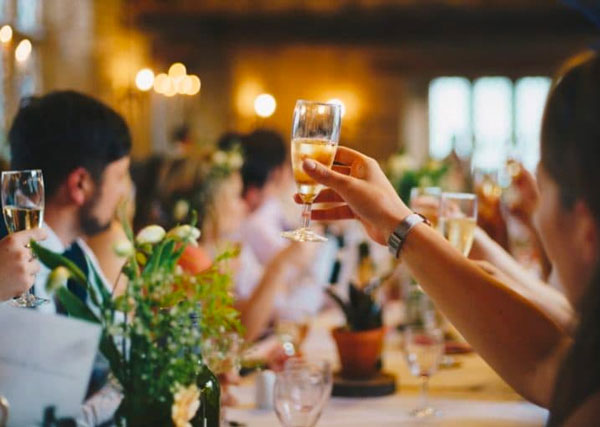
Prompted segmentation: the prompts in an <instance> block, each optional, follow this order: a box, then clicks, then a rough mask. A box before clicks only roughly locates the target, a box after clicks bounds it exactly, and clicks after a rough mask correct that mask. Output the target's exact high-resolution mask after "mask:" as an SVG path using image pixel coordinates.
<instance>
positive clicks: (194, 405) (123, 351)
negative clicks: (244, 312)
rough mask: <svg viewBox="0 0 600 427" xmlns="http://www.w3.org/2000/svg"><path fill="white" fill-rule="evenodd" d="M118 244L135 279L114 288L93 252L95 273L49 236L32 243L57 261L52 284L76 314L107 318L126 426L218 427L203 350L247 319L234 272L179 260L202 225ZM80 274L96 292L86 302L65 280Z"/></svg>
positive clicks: (151, 232)
mask: <svg viewBox="0 0 600 427" xmlns="http://www.w3.org/2000/svg"><path fill="white" fill-rule="evenodd" d="M124 227H125V231H126V234H127V236H128V239H127V240H126V241H123V242H120V243H118V244H117V245H116V246H115V250H116V251H117V253H118V254H120V255H121V256H123V257H124V258H125V260H126V262H125V265H124V267H123V270H122V272H123V274H125V275H126V276H127V278H128V285H127V288H126V290H125V292H124V294H123V295H120V296H116V297H115V296H114V295H112V294H111V293H110V292H109V290H107V289H106V287H105V286H104V285H103V283H102V281H101V279H100V276H99V275H98V272H97V271H96V270H95V269H94V266H93V264H92V263H91V262H89V261H88V263H87V267H88V272H89V274H88V275H87V276H86V275H85V274H84V273H83V272H82V271H81V270H80V269H79V268H78V267H77V266H76V265H74V264H73V263H72V262H71V261H69V260H68V259H66V258H64V257H62V256H60V255H58V254H55V253H53V252H51V251H49V250H47V249H45V248H43V247H41V246H40V245H37V244H35V243H34V244H33V250H34V251H35V254H36V255H37V256H38V258H39V259H40V261H41V262H42V263H43V264H45V265H46V266H48V267H49V268H51V269H52V273H51V274H50V277H49V280H48V285H47V286H48V288H49V289H50V290H53V291H54V293H55V295H56V297H57V298H58V300H59V301H60V303H61V304H62V305H63V306H64V307H65V309H66V310H67V312H68V313H69V315H72V316H75V317H78V318H81V319H85V320H87V321H90V322H95V323H99V324H101V325H102V329H103V330H102V338H101V341H100V351H101V352H102V354H103V355H104V356H105V357H106V358H107V359H108V361H109V364H110V369H111V373H112V377H114V379H115V380H116V382H117V383H118V386H119V388H120V389H121V390H122V394H123V400H122V402H121V405H120V407H119V408H118V410H117V413H116V415H115V421H116V422H117V424H118V425H126V426H128V427H133V426H154V425H156V426H158V425H160V426H169V425H172V426H176V427H179V426H187V425H190V424H191V425H193V426H218V425H219V423H220V419H219V418H220V408H219V405H220V397H219V393H220V390H219V383H218V381H217V379H216V378H215V376H214V375H213V374H212V372H211V371H210V369H208V367H207V366H206V363H204V360H203V357H202V343H203V342H205V340H207V339H209V338H211V337H218V336H219V335H221V334H224V333H229V332H232V331H239V330H240V328H241V326H240V322H239V315H238V312H237V311H236V310H235V309H234V308H233V301H232V296H231V292H230V283H231V280H230V277H229V275H228V274H226V273H224V272H223V269H222V268H221V264H222V262H223V261H224V260H225V259H227V258H229V257H231V256H233V255H234V254H232V253H225V254H223V255H221V256H220V257H218V258H217V260H216V261H215V262H214V263H213V265H212V266H211V267H210V268H208V269H207V270H205V271H203V272H201V273H197V274H193V273H190V272H187V271H185V270H184V269H182V268H181V267H180V266H179V265H178V260H179V259H180V257H181V256H182V254H183V253H184V251H185V248H186V246H187V245H195V244H197V243H196V241H197V239H198V237H199V235H200V232H199V230H198V229H197V228H195V227H194V226H193V225H180V226H178V227H175V228H174V229H172V230H170V231H169V232H165V230H164V229H162V228H161V227H159V226H156V225H153V226H149V227H146V228H144V229H143V230H141V231H140V232H139V233H138V235H137V236H135V237H134V235H133V233H132V231H131V229H130V227H129V226H128V224H127V223H125V222H124ZM68 278H72V279H74V280H75V281H76V282H77V283H79V284H80V285H81V286H83V287H84V288H85V290H86V292H87V295H88V299H89V303H88V304H86V303H84V302H82V300H80V299H79V298H78V297H77V296H75V294H73V293H72V292H71V291H70V290H69V289H68V288H67V287H66V286H64V284H65V283H66V280H67V279H68Z"/></svg>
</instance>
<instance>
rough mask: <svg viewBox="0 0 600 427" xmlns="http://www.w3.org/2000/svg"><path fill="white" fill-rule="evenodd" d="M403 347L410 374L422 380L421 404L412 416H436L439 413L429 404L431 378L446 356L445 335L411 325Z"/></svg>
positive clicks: (438, 330) (430, 328) (427, 328)
mask: <svg viewBox="0 0 600 427" xmlns="http://www.w3.org/2000/svg"><path fill="white" fill-rule="evenodd" d="M403 346H404V356H405V358H406V363H407V364H408V368H409V369H410V373H411V374H412V375H414V376H416V377H419V378H421V402H420V404H419V406H418V407H417V408H415V409H413V410H412V411H411V412H410V415H411V416H413V417H416V418H424V417H429V416H432V415H436V413H437V411H436V410H435V408H433V407H432V406H431V405H430V404H429V378H430V377H431V376H432V375H433V374H434V373H435V372H436V371H437V369H438V366H439V364H440V361H441V359H442V356H443V355H444V334H443V333H442V330H441V329H439V328H435V327H427V326H425V325H421V326H411V325H409V326H406V328H405V329H404V337H403Z"/></svg>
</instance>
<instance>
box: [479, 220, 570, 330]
mask: <svg viewBox="0 0 600 427" xmlns="http://www.w3.org/2000/svg"><path fill="white" fill-rule="evenodd" d="M469 257H470V258H471V259H475V260H483V261H486V262H487V263H489V264H491V265H488V264H485V263H479V266H480V267H482V268H483V269H484V270H485V271H486V272H488V273H490V274H491V275H493V276H495V277H496V278H497V279H498V280H500V281H501V282H503V283H505V284H507V285H509V286H510V287H511V288H512V289H514V290H515V291H516V292H518V293H519V294H521V295H522V296H524V297H525V298H526V299H527V300H529V301H532V302H533V303H535V304H536V305H537V306H538V307H539V308H540V309H541V310H543V311H544V312H545V313H546V314H547V315H548V316H550V317H551V318H552V319H553V320H554V321H555V322H556V323H557V324H558V325H559V326H561V327H562V328H563V329H564V330H565V331H567V332H568V333H572V332H573V328H574V326H575V313H574V311H573V307H572V306H571V304H570V303H569V301H568V300H567V298H566V297H565V296H564V295H563V294H562V293H561V292H559V291H558V290H557V289H555V288H553V287H552V286H550V285H548V284H546V283H544V282H542V281H541V280H539V279H538V278H537V277H535V276H534V275H533V274H531V273H529V272H528V271H526V270H525V269H524V268H523V267H522V266H521V265H520V264H519V263H518V262H517V261H516V260H515V259H514V258H513V257H512V256H511V255H510V254H509V253H508V252H506V251H505V250H504V248H502V247H501V246H500V245H499V244H498V243H496V242H495V241H494V240H493V239H492V238H491V237H490V236H488V235H487V234H486V233H485V231H483V230H482V229H480V228H476V229H475V239H474V241H473V248H472V249H471V253H470V254H469ZM498 270H499V271H500V273H503V274H504V275H506V276H507V277H506V278H503V277H502V274H498Z"/></svg>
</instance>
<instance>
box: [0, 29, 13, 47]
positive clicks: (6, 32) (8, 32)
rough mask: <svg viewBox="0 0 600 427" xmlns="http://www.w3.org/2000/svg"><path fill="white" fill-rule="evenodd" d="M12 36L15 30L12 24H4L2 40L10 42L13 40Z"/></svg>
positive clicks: (0, 39) (0, 34) (1, 34)
mask: <svg viewBox="0 0 600 427" xmlns="http://www.w3.org/2000/svg"><path fill="white" fill-rule="evenodd" d="M12 37H13V30H12V27H11V26H10V25H4V26H3V27H2V28H0V42H2V43H8V42H9V41H11V40H12Z"/></svg>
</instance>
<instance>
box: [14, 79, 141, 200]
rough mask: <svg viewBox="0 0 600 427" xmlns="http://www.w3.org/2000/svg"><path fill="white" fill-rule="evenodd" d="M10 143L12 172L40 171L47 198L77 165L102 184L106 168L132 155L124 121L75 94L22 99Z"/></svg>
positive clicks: (70, 92)
mask: <svg viewBox="0 0 600 427" xmlns="http://www.w3.org/2000/svg"><path fill="white" fill-rule="evenodd" d="M8 140H9V142H10V151H11V157H12V158H11V166H12V168H13V169H41V170H42V172H43V174H44V186H45V191H46V197H52V196H53V195H54V194H55V193H56V191H57V190H58V188H59V187H60V186H61V184H62V183H63V182H64V181H65V179H66V178H67V176H68V175H69V174H70V173H71V172H72V171H74V170H75V169H77V168H79V167H83V168H85V169H86V170H87V171H88V172H89V173H90V175H91V176H92V178H93V179H94V180H95V181H96V182H99V181H100V179H101V177H102V173H103V172H104V169H105V168H106V166H108V165H109V164H110V163H112V162H114V161H116V160H119V159H121V158H123V157H125V156H127V155H128V154H129V152H130V151H131V136H130V134H129V128H128V127H127V124H126V123H125V120H124V119H123V117H121V116H120V115H119V114H118V113H117V112H116V111H114V110H113V109H111V108H110V107H108V106H106V105H105V104H103V103H101V102H100V101H97V100H95V99H94V98H92V97H90V96H87V95H84V94H81V93H78V92H74V91H57V92H51V93H49V94H47V95H45V96H42V97H30V98H25V99H23V100H22V101H21V107H20V108H19V111H18V112H17V115H16V117H15V119H14V121H13V123H12V126H11V128H10V131H9V133H8Z"/></svg>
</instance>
